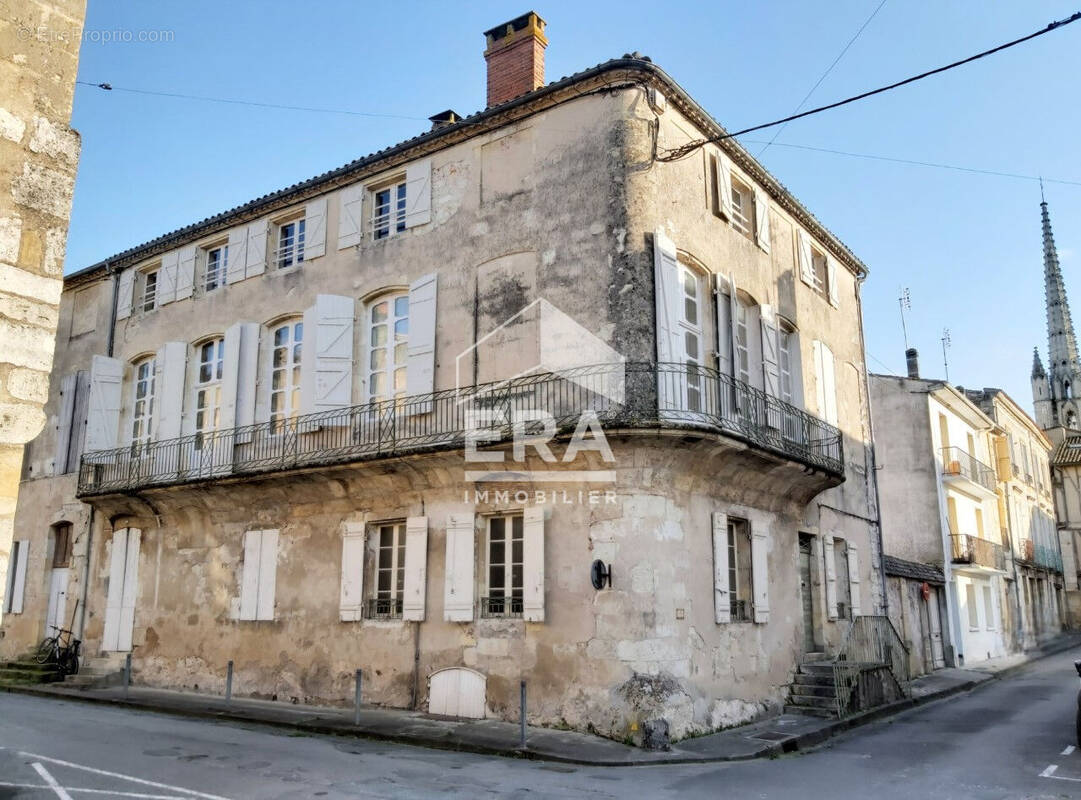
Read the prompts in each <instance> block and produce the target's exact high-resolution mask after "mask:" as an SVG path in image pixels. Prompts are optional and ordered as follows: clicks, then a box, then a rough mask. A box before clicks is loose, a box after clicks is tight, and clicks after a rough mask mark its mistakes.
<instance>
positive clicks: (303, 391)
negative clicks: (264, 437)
mask: <svg viewBox="0 0 1081 800" xmlns="http://www.w3.org/2000/svg"><path fill="white" fill-rule="evenodd" d="M354 307H355V304H354V302H353V298H352V297H345V296H343V295H336V294H321V295H318V296H316V298H315V305H313V306H312V307H311V308H309V309H308V310H307V311H305V312H304V338H305V340H306V341H305V344H306V345H308V344H309V343H310V349H311V351H312V352H313V355H312V356H311V357H309V356H308V354H307V353H305V356H304V358H303V359H302V360H301V362H300V372H301V375H300V410H301V413H302V414H311V413H314V412H317V411H333V410H335V409H340V408H347V407H348V406H349V405H350V403H352V400H353V313H354ZM308 349H309V348H308V347H306V348H305V350H308Z"/></svg>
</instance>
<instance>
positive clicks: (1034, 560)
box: [1014, 539, 1062, 573]
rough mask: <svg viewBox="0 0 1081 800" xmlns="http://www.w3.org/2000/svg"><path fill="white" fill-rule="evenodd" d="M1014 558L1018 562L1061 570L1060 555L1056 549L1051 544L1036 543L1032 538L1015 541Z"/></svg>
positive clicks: (1054, 570) (1055, 570)
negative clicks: (1015, 552) (1015, 550)
mask: <svg viewBox="0 0 1081 800" xmlns="http://www.w3.org/2000/svg"><path fill="white" fill-rule="evenodd" d="M1014 558H1015V559H1016V560H1017V563H1018V564H1024V565H1025V566H1029V567H1039V568H1041V569H1049V570H1051V571H1053V572H1059V573H1061V572H1062V556H1061V555H1060V554H1059V552H1058V550H1057V549H1056V548H1055V547H1054V546H1052V545H1048V544H1037V543H1036V542H1034V541H1033V540H1032V539H1021V540H1019V541H1018V542H1017V554H1016V555H1015V556H1014Z"/></svg>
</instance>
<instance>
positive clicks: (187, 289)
mask: <svg viewBox="0 0 1081 800" xmlns="http://www.w3.org/2000/svg"><path fill="white" fill-rule="evenodd" d="M195 252H196V248H195V245H188V246H187V247H181V248H180V253H179V263H178V264H177V268H176V299H177V300H186V299H187V298H189V297H191V293H192V291H193V290H194V288H195Z"/></svg>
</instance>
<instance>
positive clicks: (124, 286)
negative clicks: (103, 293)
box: [116, 267, 135, 320]
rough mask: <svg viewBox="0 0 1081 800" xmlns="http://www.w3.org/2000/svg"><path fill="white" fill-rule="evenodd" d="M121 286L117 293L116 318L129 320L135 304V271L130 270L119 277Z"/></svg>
mask: <svg viewBox="0 0 1081 800" xmlns="http://www.w3.org/2000/svg"><path fill="white" fill-rule="evenodd" d="M117 281H118V282H119V284H120V287H119V289H117V293H116V318H117V319H118V320H121V319H127V318H128V317H130V316H131V306H132V304H133V303H134V302H135V270H134V269H133V268H130V267H129V268H128V269H126V270H124V271H123V272H121V273H120V275H119V277H117Z"/></svg>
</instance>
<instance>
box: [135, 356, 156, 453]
mask: <svg viewBox="0 0 1081 800" xmlns="http://www.w3.org/2000/svg"><path fill="white" fill-rule="evenodd" d="M154 367H155V362H154V359H153V358H148V359H145V360H143V361H141V362H139V363H138V364H136V365H135V385H134V387H132V395H133V396H132V405H131V443H132V447H133V448H134V447H137V446H138V445H139V444H145V443H147V442H149V441H150V434H151V432H152V428H153V424H154V371H155V370H154Z"/></svg>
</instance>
